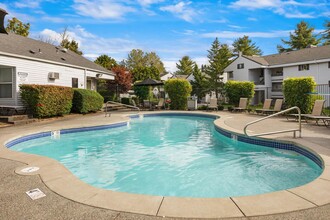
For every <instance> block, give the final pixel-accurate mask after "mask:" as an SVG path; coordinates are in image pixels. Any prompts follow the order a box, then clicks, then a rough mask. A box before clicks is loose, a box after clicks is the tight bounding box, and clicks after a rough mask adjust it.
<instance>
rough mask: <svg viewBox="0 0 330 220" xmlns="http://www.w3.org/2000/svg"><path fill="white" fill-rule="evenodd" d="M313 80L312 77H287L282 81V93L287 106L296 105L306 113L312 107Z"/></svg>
mask: <svg viewBox="0 0 330 220" xmlns="http://www.w3.org/2000/svg"><path fill="white" fill-rule="evenodd" d="M314 86H315V81H314V79H313V78H312V77H297V78H288V79H285V80H284V81H283V94H284V97H285V103H286V105H287V107H289V108H290V107H293V106H298V107H299V108H300V110H301V113H308V112H310V111H311V109H312V107H313V97H312V96H311V95H310V94H309V93H311V92H313V91H314Z"/></svg>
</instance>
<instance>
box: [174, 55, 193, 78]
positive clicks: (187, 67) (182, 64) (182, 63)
mask: <svg viewBox="0 0 330 220" xmlns="http://www.w3.org/2000/svg"><path fill="white" fill-rule="evenodd" d="M195 65H196V63H195V62H194V61H192V60H191V59H190V57H189V56H184V57H182V58H181V60H179V63H176V68H177V69H178V70H177V71H176V72H175V75H189V74H191V73H192V72H193V69H194V66H195Z"/></svg>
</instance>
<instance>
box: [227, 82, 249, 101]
mask: <svg viewBox="0 0 330 220" xmlns="http://www.w3.org/2000/svg"><path fill="white" fill-rule="evenodd" d="M225 92H226V96H227V98H228V99H229V104H231V105H236V106H237V105H238V104H239V99H240V98H248V100H250V99H251V98H252V97H253V96H254V83H253V82H247V81H246V82H244V81H228V82H227V83H226V84H225Z"/></svg>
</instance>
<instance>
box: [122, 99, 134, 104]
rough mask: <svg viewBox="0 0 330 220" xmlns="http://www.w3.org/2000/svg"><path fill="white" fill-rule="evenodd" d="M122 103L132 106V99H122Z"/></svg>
mask: <svg viewBox="0 0 330 220" xmlns="http://www.w3.org/2000/svg"><path fill="white" fill-rule="evenodd" d="M121 103H123V104H125V105H130V104H131V103H132V101H131V99H130V98H121Z"/></svg>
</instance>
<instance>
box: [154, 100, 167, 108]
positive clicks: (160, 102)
mask: <svg viewBox="0 0 330 220" xmlns="http://www.w3.org/2000/svg"><path fill="white" fill-rule="evenodd" d="M164 104H165V100H164V98H160V99H159V101H158V104H157V105H155V108H157V109H161V108H164Z"/></svg>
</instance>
